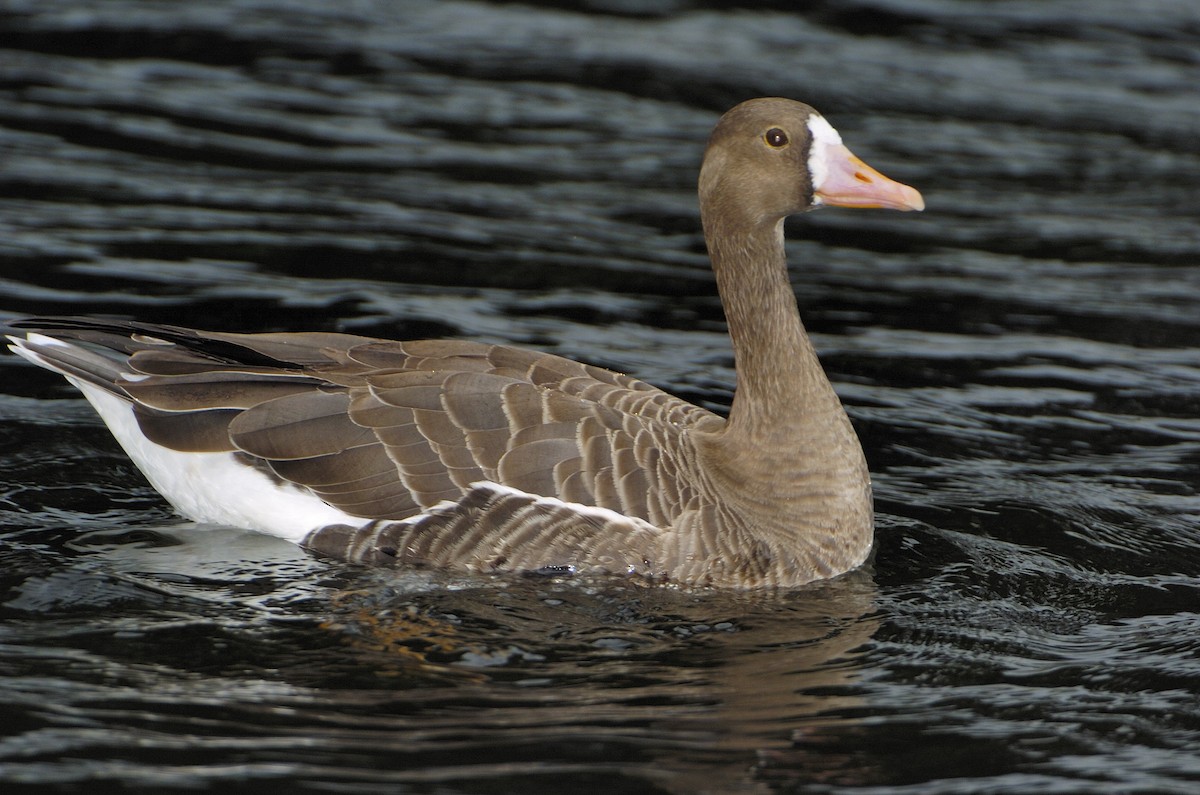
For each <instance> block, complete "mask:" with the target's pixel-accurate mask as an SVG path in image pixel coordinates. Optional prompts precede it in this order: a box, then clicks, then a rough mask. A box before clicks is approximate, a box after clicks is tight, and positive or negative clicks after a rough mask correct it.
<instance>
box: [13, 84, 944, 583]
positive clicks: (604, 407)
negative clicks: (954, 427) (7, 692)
mask: <svg viewBox="0 0 1200 795" xmlns="http://www.w3.org/2000/svg"><path fill="white" fill-rule="evenodd" d="M699 198H700V213H701V221H702V226H703V230H704V237H705V241H706V243H707V247H708V253H709V258H710V260H711V263H712V267H713V270H714V272H715V275H716V284H717V291H718V293H719V295H720V298H721V301H722V304H723V306H724V310H725V315H726V319H727V324H728V331H729V335H730V338H731V340H732V344H733V351H734V361H735V366H736V371H737V388H736V392H735V395H734V398H733V402H732V405H731V407H730V409H729V413H728V417H727V418H726V417H722V416H720V415H718V414H716V413H713V412H711V411H708V410H706V409H704V408H701V407H699V406H696V405H693V404H691V403H688V402H686V401H684V400H682V399H680V398H677V397H674V396H672V395H670V394H668V393H667V392H664V391H662V390H660V389H658V388H656V387H653V386H651V385H649V384H647V383H644V382H642V381H640V380H636V379H634V378H632V377H630V376H628V375H624V374H619V373H616V372H612V371H610V370H606V369H602V368H599V367H595V366H591V365H587V364H582V363H579V362H576V361H573V360H570V359H566V358H563V357H560V356H555V355H552V354H548V353H542V352H537V351H533V350H526V349H522V348H518V347H512V346H508V345H499V344H496V345H492V344H485V343H479V342H469V341H461V340H453V339H441V340H418V341H404V342H398V341H388V340H382V339H373V338H369V337H363V336H356V335H351V334H341V333H325V332H316V333H256V334H242V333H227V332H218V331H197V330H193V329H188V328H181V327H177V326H170V325H156V324H148V323H139V322H136V321H131V320H123V319H106V318H86V317H46V318H31V319H26V320H21V321H17V322H15V323H10V324H9V326H10V330H12V331H14V332H15V333H13V334H9V335H8V337H9V340H10V341H11V343H12V344H11V345H10V346H9V347H10V348H11V349H12V350H13V351H14V352H15V353H17V354H19V355H20V356H22V357H24V358H25V359H27V360H29V361H30V362H32V363H33V364H36V365H39V366H42V367H45V368H48V369H50V370H53V371H55V372H58V373H61V374H62V375H63V376H65V377H66V379H67V380H68V381H69V382H70V383H71V384H73V385H74V386H75V387H77V388H78V389H79V390H80V391H81V392H82V393H83V394H84V396H85V397H86V398H87V399H88V401H90V402H91V404H92V405H93V406H94V408H95V409H96V411H97V412H98V413H99V415H100V417H101V418H102V419H103V420H104V422H105V423H106V424H107V426H108V427H109V429H110V430H111V432H112V433H113V435H114V436H115V437H116V439H117V441H118V442H119V443H120V445H121V446H122V447H123V448H124V450H125V452H126V453H127V454H128V455H129V457H130V458H131V459H132V460H133V461H134V463H135V464H136V465H137V466H138V468H139V469H140V470H141V471H142V473H144V475H145V477H146V478H147V479H148V480H149V482H150V484H151V485H152V486H153V487H154V488H155V489H156V490H158V492H160V493H161V494H162V495H163V496H164V497H165V498H166V500H167V501H168V502H170V503H171V505H172V506H173V507H174V508H175V510H176V511H178V513H180V514H182V515H183V516H186V517H188V518H189V519H191V520H193V521H195V522H200V523H214V524H221V525H234V526H238V527H242V528H250V529H253V530H258V531H261V532H265V533H269V534H272V535H275V536H279V537H281V538H285V539H288V540H290V541H293V542H296V543H298V544H301V545H303V546H305V547H307V548H308V549H310V550H312V551H314V552H315V553H317V554H321V555H328V556H333V557H336V558H340V559H344V560H346V561H350V562H353V563H359V564H366V565H379V566H425V567H448V568H451V569H459V570H468V571H472V572H482V573H491V572H522V573H542V574H550V575H562V576H567V575H572V574H615V575H637V576H641V577H645V578H648V579H649V580H651V581H654V582H663V583H675V584H681V585H696V586H712V587H727V588H764V587H765V588H770V587H780V588H788V587H795V586H799V585H803V584H805V583H808V582H812V581H815V580H819V579H824V578H830V577H834V576H837V575H839V574H842V573H844V572H846V571H849V570H851V569H854V568H856V567H858V566H860V565H861V564H862V563H863V562H864V561H865V560H866V559H867V557H868V554H869V552H870V550H871V547H872V544H873V535H874V529H873V528H874V520H873V508H872V499H871V483H870V477H869V473H868V470H867V464H866V460H865V458H864V455H863V452H862V448H861V445H860V444H859V441H858V438H857V436H856V435H855V432H854V430H853V428H852V427H851V424H850V421H849V418H848V417H847V415H846V412H845V410H844V408H843V407H842V404H841V402H840V401H839V400H838V397H837V395H836V394H835V392H834V389H833V387H832V385H831V384H830V382H829V379H828V378H827V377H826V375H825V373H824V371H823V369H822V367H821V365H820V363H819V361H818V359H817V355H816V352H815V351H814V348H813V345H812V342H811V341H810V340H809V337H808V335H807V333H806V332H805V330H804V326H803V325H802V323H801V320H800V315H799V311H798V308H797V304H796V298H795V295H794V293H793V291H792V288H791V285H790V282H789V280H788V275H787V262H786V260H785V256H784V235H783V221H784V218H786V217H787V216H790V215H793V214H797V213H803V212H807V211H809V210H813V209H815V208H818V207H821V206H825V205H835V206H841V207H858V208H869V207H876V208H890V209H895V210H923V209H924V200H923V199H922V197H921V194H920V193H918V192H917V191H916V190H915V189H913V188H911V187H909V186H907V185H902V184H900V183H898V182H895V181H893V180H891V179H889V178H887V177H885V176H883V175H882V174H880V173H879V172H878V171H876V170H874V169H873V168H871V167H870V166H868V165H866V164H865V163H864V162H863V161H861V160H859V159H858V158H857V157H855V156H854V155H853V154H852V153H851V152H850V150H849V149H848V148H847V147H846V146H845V145H844V144H843V143H842V139H841V137H840V135H839V134H838V133H837V131H836V130H835V129H834V128H833V127H832V126H831V125H830V123H829V122H828V121H826V120H825V118H824V117H823V116H821V115H820V114H819V113H818V112H817V111H816V110H814V109H813V108H811V107H810V106H808V105H805V104H803V103H800V102H795V101H792V100H788V99H781V98H763V99H754V100H750V101H747V102H744V103H742V104H739V105H737V106H736V107H734V108H733V109H732V110H730V111H728V112H727V113H725V114H724V115H723V116H722V117H721V118H720V120H719V121H718V123H717V124H716V127H715V128H714V130H713V132H712V134H711V137H710V139H709V141H708V145H707V148H706V150H705V153H704V158H703V161H702V164H701V169H700V179H699Z"/></svg>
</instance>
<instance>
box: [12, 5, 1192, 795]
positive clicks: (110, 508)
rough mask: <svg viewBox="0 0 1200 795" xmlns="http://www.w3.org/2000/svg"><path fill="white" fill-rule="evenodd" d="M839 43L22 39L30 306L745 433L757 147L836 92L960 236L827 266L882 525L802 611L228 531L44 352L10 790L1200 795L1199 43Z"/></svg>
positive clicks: (25, 517)
mask: <svg viewBox="0 0 1200 795" xmlns="http://www.w3.org/2000/svg"><path fill="white" fill-rule="evenodd" d="M772 6H773V8H772ZM793 7H794V4H793V3H783V2H780V3H769V4H759V3H744V4H741V5H740V6H737V5H730V6H724V5H722V4H719V3H704V2H696V3H690V2H685V1H684V0H676V1H675V2H672V1H671V0H662V2H658V3H635V2H627V1H623V0H593V1H592V2H587V1H586V0H580V1H579V2H574V3H570V2H564V3H561V4H556V3H548V2H547V3H541V4H525V5H517V4H507V3H499V2H497V3H483V2H437V3H431V2H414V3H407V2H389V1H388V0H359V1H358V2H339V3H329V2H324V0H321V1H320V2H318V0H311V1H310V2H302V1H300V0H225V2H209V3H178V2H153V1H152V0H104V2H85V1H84V0H3V2H0V295H2V296H3V300H2V303H0V313H2V314H4V315H6V316H13V315H21V314H26V313H84V312H88V313H101V312H102V313H110V314H121V315H129V316H136V317H138V318H141V319H145V320H152V321H169V322H176V323H183V324H187V325H196V326H201V327H208V328H217V329H229V330H274V329H339V330H347V331H352V332H357V333H365V334H377V335H380V336H388V337H412V336H427V335H439V336H440V335H454V336H460V337H466V338H474V339H492V340H507V341H512V342H516V343H520V344H528V345H535V346H538V347H542V348H547V349H552V350H555V351H557V352H560V353H563V354H566V355H569V356H574V357H579V358H584V359H586V360H588V361H592V362H595V363H598V364H602V365H606V366H609V367H613V368H616V369H619V370H623V371H627V372H632V373H635V374H637V375H639V376H641V377H643V378H645V379H647V380H649V381H652V382H654V383H657V384H660V385H662V386H664V387H666V388H669V389H671V390H672V391H675V392H677V393H679V394H682V395H684V396H687V397H688V398H690V399H693V400H696V401H698V402H701V403H703V404H706V405H709V406H712V407H714V408H716V409H718V410H720V409H721V408H722V407H725V406H727V405H728V402H729V398H730V394H731V390H732V388H733V372H732V367H731V366H732V359H731V354H730V351H729V347H728V343H727V341H726V339H725V337H724V334H723V323H722V316H721V313H720V307H719V305H718V303H717V301H716V298H715V294H714V288H713V285H712V281H711V276H710V274H709V271H708V268H707V263H706V260H705V257H704V255H703V245H702V240H701V238H700V235H699V230H698V221H697V218H696V206H695V196H694V184H695V177H696V171H697V166H698V160H699V156H700V152H701V149H702V146H703V142H704V139H705V136H706V135H707V132H708V129H709V128H710V127H711V125H712V123H713V122H714V121H715V119H716V117H717V116H718V115H719V113H720V112H721V111H723V110H724V109H725V108H727V107H728V106H730V105H732V104H733V103H735V102H736V101H739V100H741V99H745V98H748V97H751V96H756V95H771V94H778V95H785V96H791V97H795V98H798V99H803V100H806V101H809V102H811V103H812V104H814V105H816V106H818V107H819V108H821V109H822V110H823V111H824V112H825V114H826V115H827V116H828V117H829V118H830V119H831V120H832V121H833V123H834V124H835V125H836V126H837V127H838V128H839V129H840V130H841V132H842V134H843V136H844V137H845V138H846V140H847V142H848V143H849V144H850V146H851V147H852V148H853V149H854V150H855V151H856V152H857V153H858V154H860V155H861V156H863V157H864V158H865V159H866V160H867V161H868V162H870V163H872V164H873V165H875V166H877V167H878V168H880V169H881V170H882V171H883V172H884V173H887V174H888V175H890V176H893V177H895V178H897V179H900V180H902V181H905V182H908V183H911V184H913V185H916V186H917V187H919V188H920V189H921V190H922V191H923V193H924V194H925V197H926V200H927V202H928V205H929V209H928V211H927V212H926V213H924V214H923V215H921V216H919V217H914V216H912V215H903V216H902V215H899V214H886V213H866V212H849V211H824V212H821V213H818V214H815V215H812V216H809V217H807V218H804V219H800V220H798V221H797V222H796V223H795V224H794V225H793V226H792V227H791V233H792V234H791V237H792V241H793V242H791V243H790V255H791V259H792V261H793V263H794V265H795V267H794V269H793V273H794V281H795V285H796V290H797V294H798V296H799V299H800V302H801V305H802V310H803V312H804V314H805V318H806V320H807V323H808V325H809V327H810V329H811V330H812V331H813V332H814V336H815V337H816V339H817V342H818V345H819V348H820V349H821V352H822V355H823V360H824V362H825V364H826V366H827V368H828V370H829V372H830V375H831V377H832V378H833V380H834V382H835V384H836V385H837V387H838V390H839V392H840V394H841V395H842V396H843V399H844V400H845V402H846V403H847V405H848V408H849V410H850V413H851V416H852V417H853V419H854V421H855V424H856V426H857V428H858V429H859V432H860V434H861V436H862V439H863V443H864V446H865V448H866V450H867V457H868V459H869V460H870V462H871V466H872V470H873V471H874V473H875V479H876V480H875V483H876V490H877V494H878V510H879V526H880V529H879V534H878V549H877V555H876V558H875V561H874V563H873V565H872V566H871V567H869V568H866V569H864V570H862V571H860V572H856V573H855V574H853V575H851V576H848V577H846V578H843V579H841V580H838V581H834V582H831V583H826V584H821V585H817V586H814V587H811V588H807V589H804V590H801V591H798V592H795V593H784V594H758V595H755V594H749V595H747V594H729V593H718V592H679V591H674V590H669V589H654V588H645V587H641V586H639V585H638V584H636V583H631V582H624V581H620V580H616V581H601V582H578V581H565V582H563V581H557V580H539V579H522V578H516V579H502V580H491V579H469V578H452V577H446V576H439V575H431V574H420V575H417V574H405V573H394V572H374V571H365V570H361V569H355V568H352V567H348V566H344V565H340V564H337V563H333V562H328V561H323V560H319V559H315V558H313V557H311V556H309V555H306V554H305V553H303V552H302V551H300V550H298V549H296V548H294V547H292V546H290V545H289V544H287V543H286V542H282V541H277V540H273V539H270V538H264V537H259V536H256V535H253V534H249V533H245V532H242V531H238V530H234V529H230V528H219V527H217V528H214V527H194V526H190V525H187V524H181V523H180V521H179V520H178V519H176V518H174V517H173V516H172V515H171V514H170V513H169V511H167V510H166V508H165V507H164V504H163V503H162V502H161V501H160V500H159V499H158V498H157V497H156V496H155V495H154V494H153V493H152V492H151V491H150V489H149V487H148V486H146V485H145V484H144V483H143V482H142V480H141V479H140V478H139V476H138V475H137V473H136V472H135V471H134V470H133V468H132V466H131V465H130V464H129V463H128V462H127V461H126V459H125V458H124V457H123V456H122V455H121V454H120V452H119V450H118V449H117V448H116V445H115V444H114V443H113V442H112V441H111V440H110V438H109V437H108V434H107V432H106V431H105V430H104V429H103V428H102V427H101V426H100V425H99V422H98V420H96V419H95V417H94V416H93V414H92V412H91V410H90V409H89V408H88V407H87V406H86V404H84V403H83V401H82V400H81V399H79V397H78V396H77V395H76V394H74V393H73V392H72V391H71V390H70V389H69V388H68V387H67V386H66V385H65V384H64V383H62V382H61V381H60V380H59V379H57V378H56V377H54V376H52V375H50V374H47V373H43V372H41V371H37V370H35V369H34V368H31V367H28V366H25V365H23V364H21V363H19V362H18V361H16V360H15V358H14V357H3V358H0V385H2V387H3V394H0V450H3V455H2V456H0V499H2V503H0V504H2V506H3V511H4V512H3V514H2V519H0V521H2V525H0V677H2V678H0V790H3V791H4V792H15V791H19V790H21V789H34V788H38V787H45V788H61V789H64V790H71V789H78V790H81V791H84V790H86V791H104V790H106V789H114V788H127V789H141V790H143V791H153V792H171V791H184V790H186V791H197V790H214V791H222V792H242V791H246V792H249V791H254V792H274V791H284V790H287V791H322V792H414V793H435V792H436V793H500V792H520V793H538V792H555V793H558V792H604V793H642V792H664V793H667V792H669V793H699V792H713V793H734V792H763V793H766V792H806V793H807V792H836V793H850V792H853V793H894V792H899V793H998V792H1004V793H1024V792H1037V793H1097V792H1101V793H1131V792H1162V793H1174V792H1177V793H1190V792H1194V791H1196V788H1197V787H1200V754H1198V751H1200V657H1198V652H1200V633H1198V629H1200V614H1198V612H1197V611H1198V605H1200V498H1198V497H1197V486H1198V484H1200V473H1198V468H1197V464H1198V463H1200V351H1198V349H1200V311H1198V308H1200V268H1197V265H1200V148H1198V147H1197V141H1198V140H1200V139H1198V138H1197V131H1198V130H1200V93H1198V92H1200V88H1198V87H1200V10H1198V9H1197V8H1196V7H1195V4H1192V3H1185V2H1175V1H1174V0H1157V1H1156V2H1146V3H1141V2H1139V3H1137V4H1130V3H1128V2H1125V1H1124V0H1121V1H1118V0H1087V2H1072V1H1071V0H1042V1H1041V2H1033V1H1031V2H1016V1H1015V0H1014V1H1013V2H1005V3H993V2H965V1H962V2H959V1H956V0H861V1H856V0H851V1H850V2H832V0H831V1H830V2H826V3H814V4H810V5H808V6H807V9H808V10H806V11H804V12H796V11H794V10H789V9H792V8H793ZM18 785H20V786H18Z"/></svg>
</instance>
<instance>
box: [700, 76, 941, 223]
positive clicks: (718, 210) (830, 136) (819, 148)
mask: <svg viewBox="0 0 1200 795" xmlns="http://www.w3.org/2000/svg"><path fill="white" fill-rule="evenodd" d="M700 204H701V210H702V212H703V213H704V215H705V216H706V218H708V217H712V216H713V215H718V216H721V217H726V218H737V219H738V220H739V221H740V222H741V223H746V224H749V225H752V226H754V225H758V224H769V225H773V224H776V223H778V222H779V221H781V220H782V219H783V218H785V217H787V216H789V215H794V214H796V213H802V212H807V211H809V210H813V209H816V208H817V207H822V206H825V205H832V206H839V207H863V208H865V207H881V208H887V209H892V210H923V209H925V201H924V200H923V199H922V198H921V194H920V193H919V192H917V190H916V189H914V188H911V187H909V186H908V185H903V184H901V183H899V182H896V181H895V180H892V179H889V178H888V177H885V176H884V175H883V174H880V173H879V172H878V171H876V170H875V169H873V168H871V167H870V166H868V165H867V164H866V163H864V162H863V161H862V160H860V159H859V158H858V157H856V156H855V155H854V153H853V152H851V151H850V150H849V149H848V148H847V147H846V145H845V144H843V143H842V138H841V136H840V135H839V134H838V132H837V130H835V129H834V128H833V126H832V125H831V124H830V123H829V122H828V121H826V120H825V117H824V116H822V115H821V114H820V113H818V112H817V111H816V110H814V109H813V108H811V107H810V106H808V105H805V104H804V103H802V102H795V101H793V100H789V99H780V98H766V99H754V100H750V101H748V102H743V103H742V104H740V105H738V106H736V107H735V108H733V109H732V110H730V111H729V112H728V113H726V114H725V115H724V116H722V117H721V119H720V121H718V122H717V126H716V127H715V128H714V130H713V133H712V136H711V137H710V139H709V142H708V148H707V149H706V151H705V155H704V163H703V165H702V166H701V169H700Z"/></svg>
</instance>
